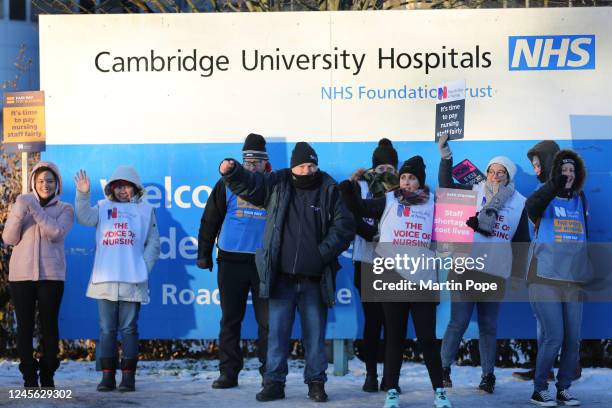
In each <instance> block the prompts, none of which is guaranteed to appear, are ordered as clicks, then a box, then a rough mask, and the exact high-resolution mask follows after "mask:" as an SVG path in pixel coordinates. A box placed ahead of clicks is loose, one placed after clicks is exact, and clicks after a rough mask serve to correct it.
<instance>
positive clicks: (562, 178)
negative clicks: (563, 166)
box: [553, 174, 567, 191]
mask: <svg viewBox="0 0 612 408" xmlns="http://www.w3.org/2000/svg"><path fill="white" fill-rule="evenodd" d="M553 184H554V186H555V189H557V191H560V190H563V189H565V184H567V176H566V175H564V174H557V175H556V176H555V177H554V178H553Z"/></svg>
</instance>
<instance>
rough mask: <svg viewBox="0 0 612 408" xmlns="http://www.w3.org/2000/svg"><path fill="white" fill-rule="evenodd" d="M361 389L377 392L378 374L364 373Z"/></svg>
mask: <svg viewBox="0 0 612 408" xmlns="http://www.w3.org/2000/svg"><path fill="white" fill-rule="evenodd" d="M361 389H362V390H364V391H365V392H378V376H377V375H376V374H366V378H365V382H364V383H363V387H361Z"/></svg>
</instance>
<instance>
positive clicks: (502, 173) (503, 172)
mask: <svg viewBox="0 0 612 408" xmlns="http://www.w3.org/2000/svg"><path fill="white" fill-rule="evenodd" d="M487 175H488V176H497V177H500V178H501V177H504V176H507V175H508V172H506V170H499V171H493V170H489V171H487Z"/></svg>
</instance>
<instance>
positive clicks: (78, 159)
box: [43, 116, 612, 339]
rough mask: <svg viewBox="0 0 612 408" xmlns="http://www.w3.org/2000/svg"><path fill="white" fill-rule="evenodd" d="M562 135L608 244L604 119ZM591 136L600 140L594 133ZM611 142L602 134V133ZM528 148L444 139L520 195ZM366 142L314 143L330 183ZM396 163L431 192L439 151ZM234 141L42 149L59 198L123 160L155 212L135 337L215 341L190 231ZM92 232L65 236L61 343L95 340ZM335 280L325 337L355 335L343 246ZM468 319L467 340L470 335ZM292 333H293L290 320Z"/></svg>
mask: <svg viewBox="0 0 612 408" xmlns="http://www.w3.org/2000/svg"><path fill="white" fill-rule="evenodd" d="M571 121H572V131H573V132H574V133H576V134H577V135H580V136H579V138H577V139H575V140H573V141H563V142H560V145H561V146H562V147H571V148H573V149H575V150H577V151H578V152H579V153H580V154H581V155H582V156H583V157H584V159H585V162H586V163H587V166H588V170H589V175H588V181H587V184H586V188H585V192H586V194H587V196H588V198H589V201H590V204H591V209H590V213H591V220H590V225H591V230H590V233H591V240H593V241H598V242H612V240H611V238H612V228H611V224H610V221H609V219H610V218H609V215H608V213H609V209H608V207H607V205H606V203H607V202H610V200H611V199H612V196H611V193H610V189H608V188H605V186H608V185H610V182H611V181H612V171H611V170H610V168H611V167H610V162H609V157H612V140H604V141H601V140H596V141H595V140H592V139H588V134H593V133H592V132H596V131H600V132H602V131H605V132H608V133H609V132H610V129H612V119H611V118H609V117H578V116H577V117H572V118H571ZM598 136H601V135H598ZM608 138H609V139H612V135H611V136H608ZM534 143H535V142H533V141H524V140H514V141H460V142H453V143H452V148H453V152H454V158H455V161H457V162H458V161H459V160H462V159H464V158H469V159H470V160H471V161H472V162H474V163H475V164H476V165H477V166H478V167H479V168H480V169H481V170H483V171H484V170H485V167H486V164H487V162H488V160H489V159H490V158H491V157H493V156H496V155H499V154H504V155H506V156H508V157H510V158H511V159H512V160H514V161H515V162H516V164H517V167H518V172H517V175H516V179H515V182H516V185H517V188H518V190H519V191H521V192H522V193H523V194H524V195H529V194H530V192H532V191H533V190H534V188H535V187H536V184H537V183H536V178H535V176H534V174H533V171H532V169H531V165H530V163H529V162H528V160H527V157H526V152H527V150H528V149H529V148H530V147H531V146H533V144H534ZM375 146H376V143H375V142H359V143H356V142H355V143H353V142H351V143H314V144H313V147H314V148H315V149H316V150H317V152H318V154H319V159H320V167H321V168H322V169H323V170H325V171H327V172H329V173H330V174H331V175H332V176H333V177H335V178H336V179H337V180H338V181H340V180H343V179H345V178H347V177H349V175H350V174H351V173H352V172H353V171H354V170H355V169H356V168H358V167H370V166H371V154H372V151H373V150H374V148H375ZM395 146H396V148H397V150H398V153H399V157H400V161H402V160H405V159H407V158H408V157H410V156H413V155H416V154H419V155H421V156H423V158H424V159H425V163H426V165H427V169H426V173H427V184H429V186H430V187H432V188H435V187H436V185H437V171H438V164H439V154H438V150H437V147H436V145H435V144H434V143H432V142H427V143H426V142H398V143H395ZM241 147H242V145H241V144H226V143H218V144H214V143H213V144H176V145H167V144H164V145H153V144H151V145H78V146H77V145H69V146H48V148H47V151H46V152H45V153H44V155H43V156H44V159H46V160H52V161H55V162H56V163H57V164H58V165H59V167H60V169H61V171H62V175H63V177H64V193H63V197H62V198H63V200H65V201H68V202H73V201H74V196H75V187H74V182H73V180H72V179H73V176H74V174H75V173H76V172H77V170H78V169H80V168H84V169H86V170H87V172H88V174H89V176H90V177H91V180H92V202H95V201H97V200H99V199H101V198H102V187H101V183H100V180H102V179H106V178H108V177H110V175H111V173H112V171H113V170H114V168H115V167H116V166H118V165H120V164H132V165H134V166H135V167H136V168H137V170H138V171H139V173H140V175H141V178H142V180H143V182H144V184H145V186H147V187H148V193H147V197H148V200H149V202H150V203H151V204H153V205H154V206H156V207H157V208H156V215H157V218H158V222H159V229H160V234H161V236H162V248H161V249H162V255H161V258H160V260H159V261H158V262H157V264H156V265H155V267H154V269H153V271H152V273H151V275H150V282H149V286H150V295H151V302H150V303H149V304H147V305H145V306H144V307H143V308H142V314H141V318H140V333H141V337H142V338H160V339H172V338H185V339H186V338H209V339H212V338H216V337H217V336H218V331H219V319H220V308H219V305H218V301H219V299H218V292H217V291H216V290H217V282H216V267H215V270H213V273H210V272H209V271H208V270H200V269H198V268H196V266H195V259H196V255H197V235H198V229H199V225H200V218H201V216H202V212H203V208H202V207H203V206H204V205H205V202H206V199H207V198H208V194H209V192H210V189H211V188H212V187H213V186H214V185H215V183H216V182H217V180H218V178H219V173H218V165H219V162H220V160H222V159H223V158H225V157H235V158H238V159H239V158H240V153H241ZM292 148H293V143H284V142H281V141H277V142H271V143H269V144H268V151H269V153H270V157H271V159H270V160H271V162H272V165H273V167H274V168H276V169H280V168H283V167H287V165H288V160H289V157H290V154H291V149H292ZM94 234H95V231H94V229H93V228H88V227H83V226H80V225H75V226H74V228H73V230H72V231H71V232H70V234H69V235H68V237H67V239H66V253H67V262H68V272H67V279H66V288H65V294H64V300H63V304H62V309H61V316H60V325H61V336H62V337H63V338H69V339H70V338H96V337H97V335H98V324H97V308H96V304H95V301H94V300H92V299H89V298H87V297H85V291H86V288H87V283H88V281H89V276H90V272H91V267H92V265H93V256H94ZM341 263H342V266H343V268H342V270H341V272H340V273H339V275H338V280H337V283H338V285H337V286H338V296H337V298H338V299H337V300H338V302H337V305H336V306H335V307H334V308H333V310H332V312H331V313H330V314H329V321H328V331H327V335H328V337H329V338H358V337H361V332H362V329H363V317H362V312H361V306H360V303H359V295H358V293H357V292H356V290H355V289H354V287H353V268H352V264H351V261H350V250H349V251H347V252H346V253H345V254H343V256H342V257H341ZM448 315H449V305H448V303H447V302H442V304H441V305H440V306H439V308H438V316H439V319H438V330H437V332H438V335H439V336H441V335H442V334H443V332H444V329H445V327H446V324H447V321H448ZM476 329H477V327H476V324H475V320H473V322H472V324H470V327H469V330H468V332H467V334H466V336H467V337H477V336H478V333H477V330H476ZM410 331H411V334H410V335H412V336H413V335H414V332H413V330H412V328H411V329H410ZM256 332H257V331H256V325H255V320H254V317H253V311H252V308H251V307H250V306H249V310H248V311H247V317H246V319H245V323H244V325H243V335H244V336H245V337H247V338H254V337H255V336H256ZM498 334H499V337H500V338H534V337H535V320H534V318H533V315H532V312H531V308H530V307H529V305H528V304H527V303H509V304H504V305H503V307H502V310H501V315H500V319H499V328H498ZM583 334H584V337H585V338H606V337H607V338H609V337H612V305H610V304H609V303H593V304H587V305H586V306H585V312H584V330H583ZM294 335H295V336H296V337H298V336H299V323H298V322H296V325H295V328H294Z"/></svg>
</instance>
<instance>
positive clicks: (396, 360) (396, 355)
mask: <svg viewBox="0 0 612 408" xmlns="http://www.w3.org/2000/svg"><path fill="white" fill-rule="evenodd" d="M436 306H437V303H433V302H412V303H399V302H385V303H383V304H382V307H383V310H384V314H385V325H386V330H385V371H384V379H385V388H386V389H391V388H396V387H397V386H398V385H399V384H398V383H399V376H400V370H401V368H402V360H403V354H404V348H405V343H404V341H405V340H406V330H407V327H408V315H409V314H410V315H412V322H413V324H414V329H415V331H416V336H417V342H418V344H419V347H420V348H421V351H422V352H423V358H424V360H425V366H426V367H427V371H428V372H429V379H430V380H431V385H432V386H433V388H434V389H436V388H442V359H441V358H440V342H439V341H438V339H436Z"/></svg>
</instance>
